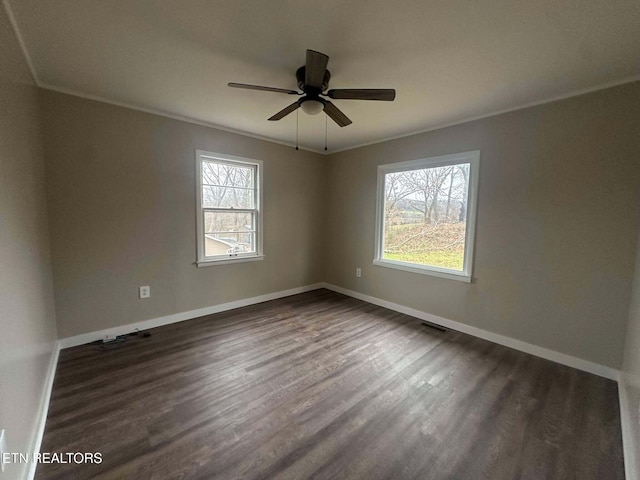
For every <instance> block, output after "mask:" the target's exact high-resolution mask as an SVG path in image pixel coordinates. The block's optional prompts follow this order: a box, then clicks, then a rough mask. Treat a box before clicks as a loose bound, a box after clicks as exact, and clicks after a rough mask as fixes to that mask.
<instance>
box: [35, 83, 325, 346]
mask: <svg viewBox="0 0 640 480" xmlns="http://www.w3.org/2000/svg"><path fill="white" fill-rule="evenodd" d="M41 100H42V102H41V104H42V110H43V124H44V135H45V156H46V166H47V183H48V206H49V212H50V219H51V239H52V240H51V249H52V258H53V266H54V284H55V291H56V312H57V317H58V331H59V335H60V337H68V336H72V335H76V334H80V333H86V332H91V331H95V330H101V329H105V328H109V327H114V326H118V325H125V324H129V323H132V322H136V321H141V320H146V319H151V318H157V317H160V316H164V315H170V314H174V313H178V312H185V311H189V310H193V309H198V308H203V307H208V306H212V305H216V304H220V303H225V302H229V301H233V300H239V299H243V298H248V297H253V296H257V295H262V294H266V293H271V292H277V291H281V290H286V289H290V288H294V287H300V286H303V285H308V284H312V283H316V282H319V281H322V280H323V272H322V262H321V247H322V244H321V241H322V238H321V237H322V232H323V227H324V221H323V211H324V210H323V198H324V195H325V180H324V179H325V170H324V164H323V162H324V158H323V157H322V156H320V155H317V154H314V153H310V152H304V151H297V152H296V151H295V150H294V149H292V148H290V147H285V146H282V145H277V144H273V143H269V142H264V141H261V140H257V139H253V138H249V137H244V136H240V135H235V134H231V133H227V132H223V131H220V130H215V129H211V128H207V127H202V126H198V125H194V124H190V123H186V122H181V121H177V120H172V119H169V118H164V117H160V116H157V115H151V114H147V113H142V112H139V111H134V110H130V109H126V108H121V107H116V106H112V105H108V104H104V103H100V102H95V101H91V100H86V99H82V98H78V97H73V96H68V95H63V94H59V93H54V92H51V91H42V92H41ZM196 149H200V150H207V151H212V152H218V153H225V154H231V155H237V156H243V157H248V158H254V159H258V160H263V161H264V204H265V209H264V225H265V226H264V252H265V259H264V261H259V262H247V263H240V264H237V265H222V266H214V267H206V268H196V267H195V265H194V262H195V260H196V243H195V242H196V225H195V218H196V213H195V195H196V192H195V150H196ZM140 285H149V286H150V287H151V298H149V299H145V300H140V299H138V286H140Z"/></svg>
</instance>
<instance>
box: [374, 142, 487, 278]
mask: <svg viewBox="0 0 640 480" xmlns="http://www.w3.org/2000/svg"><path fill="white" fill-rule="evenodd" d="M479 158H480V152H477V151H476V152H465V153H460V154H454V155H446V156H442V157H433V158H427V159H421V160H414V161H410V162H402V163H395V164H387V165H381V166H379V167H378V208H377V217H378V218H377V229H376V257H375V259H374V264H375V265H380V266H386V267H391V268H398V269H401V270H408V271H412V272H417V273H425V274H430V275H436V276H442V277H447V278H455V279H458V280H463V281H471V267H472V263H473V260H472V254H473V240H474V238H473V237H474V230H475V210H476V191H477V178H478V163H479Z"/></svg>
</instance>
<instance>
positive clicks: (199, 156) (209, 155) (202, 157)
mask: <svg viewBox="0 0 640 480" xmlns="http://www.w3.org/2000/svg"><path fill="white" fill-rule="evenodd" d="M211 160H215V161H217V162H220V163H228V164H231V165H239V166H245V167H246V166H251V167H253V168H255V209H247V210H246V211H253V210H255V211H256V218H255V223H256V227H255V228H256V233H255V242H256V251H255V252H251V253H238V254H233V255H229V256H228V257H222V256H219V255H217V256H215V257H207V256H205V248H204V246H205V240H204V212H205V211H206V209H205V208H203V207H202V162H203V161H211ZM241 211H245V210H241ZM196 230H197V239H196V247H197V261H196V265H197V266H198V267H209V266H213V265H225V264H230V263H240V262H253V261H257V260H262V259H264V254H263V251H262V161H261V160H253V159H250V158H244V157H236V156H233V155H225V154H222V153H215V152H206V151H204V150H196Z"/></svg>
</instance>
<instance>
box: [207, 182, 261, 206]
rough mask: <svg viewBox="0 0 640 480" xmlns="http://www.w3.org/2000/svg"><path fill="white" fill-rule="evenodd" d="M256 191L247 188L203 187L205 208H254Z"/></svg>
mask: <svg viewBox="0 0 640 480" xmlns="http://www.w3.org/2000/svg"><path fill="white" fill-rule="evenodd" d="M254 197H255V194H254V191H253V190H251V189H247V188H233V187H214V186H206V185H205V186H203V187H202V206H203V207H204V208H254V206H255V205H254Z"/></svg>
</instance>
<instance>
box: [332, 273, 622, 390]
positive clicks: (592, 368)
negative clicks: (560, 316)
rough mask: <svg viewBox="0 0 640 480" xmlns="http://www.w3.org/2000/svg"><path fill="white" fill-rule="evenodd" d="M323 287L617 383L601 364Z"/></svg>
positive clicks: (614, 375)
mask: <svg viewBox="0 0 640 480" xmlns="http://www.w3.org/2000/svg"><path fill="white" fill-rule="evenodd" d="M322 286H323V287H324V288H327V289H329V290H333V291H334V292H338V293H342V294H343V295H347V296H349V297H353V298H357V299H359V300H363V301H365V302H369V303H373V304H374V305H379V306H381V307H385V308H388V309H390V310H394V311H396V312H400V313H405V314H407V315H411V316H412V317H416V318H419V319H420V320H425V321H427V322H430V323H434V324H436V325H441V326H443V327H446V328H449V329H451V330H457V331H458V332H462V333H466V334H468V335H473V336H474V337H478V338H482V339H484V340H488V341H490V342H493V343H497V344H499V345H504V346H505V347H509V348H513V349H514V350H519V351H521V352H524V353H529V354H531V355H535V356H536V357H540V358H544V359H546V360H551V361H552V362H556V363H560V364H562V365H567V366H569V367H573V368H577V369H578V370H582V371H585V372H589V373H593V374H595V375H598V376H600V377H605V378H609V379H611V380H615V381H618V377H619V374H620V371H619V370H616V369H615V368H611V367H606V366H604V365H600V364H597V363H594V362H590V361H588V360H584V359H582V358H577V357H572V356H571V355H567V354H565V353H560V352H556V351H555V350H550V349H548V348H544V347H539V346H538V345H533V344H531V343H527V342H523V341H521V340H516V339H515V338H511V337H505V336H504V335H499V334H497V333H493V332H489V331H487V330H483V329H481V328H477V327H472V326H471V325H467V324H465V323H461V322H456V321H455V320H449V319H447V318H443V317H438V316H437V315H432V314H430V313H426V312H422V311H420V310H416V309H415V308H410V307H405V306H404V305H399V304H397V303H393V302H388V301H387V300H382V299H380V298H376V297H372V296H370V295H365V294H363V293H359V292H355V291H353V290H349V289H346V288H342V287H338V286H337V285H332V284H330V283H323V284H322Z"/></svg>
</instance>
